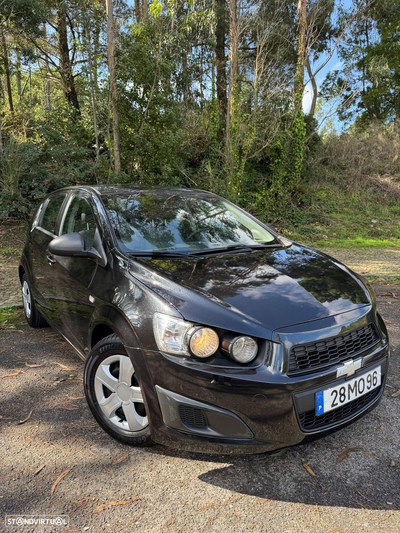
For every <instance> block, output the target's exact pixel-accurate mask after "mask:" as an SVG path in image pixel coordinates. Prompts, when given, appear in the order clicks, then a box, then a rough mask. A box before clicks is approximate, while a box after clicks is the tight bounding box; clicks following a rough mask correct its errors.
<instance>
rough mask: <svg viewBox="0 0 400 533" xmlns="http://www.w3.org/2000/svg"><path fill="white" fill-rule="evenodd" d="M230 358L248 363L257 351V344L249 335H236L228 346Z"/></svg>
mask: <svg viewBox="0 0 400 533" xmlns="http://www.w3.org/2000/svg"><path fill="white" fill-rule="evenodd" d="M229 352H230V354H231V356H232V358H233V359H234V360H235V361H237V362H238V363H250V361H252V360H253V359H254V358H255V356H256V355H257V352H258V344H257V342H256V341H255V340H254V339H253V338H251V337H236V339H233V341H232V342H231V344H230V346H229Z"/></svg>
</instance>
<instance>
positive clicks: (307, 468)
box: [303, 463, 317, 477]
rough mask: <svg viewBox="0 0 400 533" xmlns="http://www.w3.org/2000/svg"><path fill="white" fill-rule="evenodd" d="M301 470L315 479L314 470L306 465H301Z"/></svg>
mask: <svg viewBox="0 0 400 533" xmlns="http://www.w3.org/2000/svg"><path fill="white" fill-rule="evenodd" d="M303 468H304V469H305V470H307V472H308V473H309V474H310V476H314V477H317V474H316V473H315V472H314V470H313V469H312V468H311V466H309V465H308V464H307V463H303Z"/></svg>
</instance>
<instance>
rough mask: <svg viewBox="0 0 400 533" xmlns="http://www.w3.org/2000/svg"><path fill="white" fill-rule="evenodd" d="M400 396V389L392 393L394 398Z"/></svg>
mask: <svg viewBox="0 0 400 533" xmlns="http://www.w3.org/2000/svg"><path fill="white" fill-rule="evenodd" d="M398 396H400V389H399V390H398V391H396V392H394V393H393V394H392V398H397V397H398Z"/></svg>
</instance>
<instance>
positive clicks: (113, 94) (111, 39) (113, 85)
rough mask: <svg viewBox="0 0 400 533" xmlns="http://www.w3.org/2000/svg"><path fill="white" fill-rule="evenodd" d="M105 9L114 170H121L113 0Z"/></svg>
mask: <svg viewBox="0 0 400 533" xmlns="http://www.w3.org/2000/svg"><path fill="white" fill-rule="evenodd" d="M106 11H107V55H108V70H109V73H110V101H111V111H112V120H113V137H114V170H115V172H119V171H120V170H121V158H120V153H119V117H118V108H117V100H118V91H117V80H116V77H115V46H114V43H115V36H114V15H113V0H106Z"/></svg>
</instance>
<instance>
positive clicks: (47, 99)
mask: <svg viewBox="0 0 400 533" xmlns="http://www.w3.org/2000/svg"><path fill="white" fill-rule="evenodd" d="M43 33H44V39H45V40H47V28H46V24H43ZM44 62H45V65H46V79H45V81H44V107H45V109H46V111H47V112H50V111H51V81H50V66H49V60H48V59H47V57H46V58H45V60H44Z"/></svg>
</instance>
